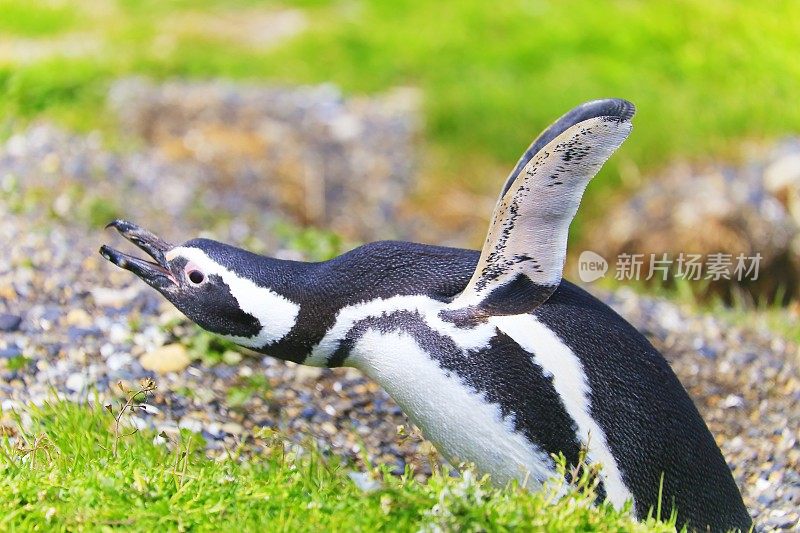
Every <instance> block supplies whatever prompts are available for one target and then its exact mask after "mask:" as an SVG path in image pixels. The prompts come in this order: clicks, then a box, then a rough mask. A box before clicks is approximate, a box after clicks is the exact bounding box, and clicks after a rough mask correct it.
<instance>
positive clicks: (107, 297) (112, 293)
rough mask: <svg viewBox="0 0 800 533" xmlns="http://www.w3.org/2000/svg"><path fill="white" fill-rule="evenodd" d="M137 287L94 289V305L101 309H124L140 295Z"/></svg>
mask: <svg viewBox="0 0 800 533" xmlns="http://www.w3.org/2000/svg"><path fill="white" fill-rule="evenodd" d="M139 289H140V287H138V286H137V285H131V286H130V287H128V288H127V289H108V288H105V287H94V288H93V289H92V298H94V303H95V304H97V305H99V306H100V307H122V306H124V305H125V304H127V303H129V302H130V301H131V300H133V299H134V298H136V296H138V295H139Z"/></svg>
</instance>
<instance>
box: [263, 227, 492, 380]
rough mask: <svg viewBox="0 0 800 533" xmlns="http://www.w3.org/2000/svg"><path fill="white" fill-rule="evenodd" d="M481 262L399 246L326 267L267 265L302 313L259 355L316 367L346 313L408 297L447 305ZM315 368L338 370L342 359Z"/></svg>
mask: <svg viewBox="0 0 800 533" xmlns="http://www.w3.org/2000/svg"><path fill="white" fill-rule="evenodd" d="M477 259H478V254H477V252H475V251H472V250H461V249H456V248H444V247H439V246H429V245H423V244H416V243H407V242H398V241H379V242H373V243H369V244H366V245H364V246H360V247H358V248H356V249H354V250H351V251H349V252H347V253H345V254H342V255H340V256H338V257H336V258H333V259H331V260H329V261H325V262H321V263H298V262H294V261H281V260H277V259H271V260H270V261H269V262H267V263H264V266H265V268H268V269H269V270H270V274H269V275H270V278H271V286H272V287H274V290H275V291H276V292H277V293H278V294H281V295H282V296H284V297H285V298H287V299H288V300H290V301H292V302H295V303H296V304H297V305H298V306H299V308H300V309H299V312H298V313H297V317H296V319H295V324H294V327H293V328H292V329H291V330H290V331H289V333H288V334H287V335H285V336H284V337H283V338H281V339H280V340H279V341H277V342H275V343H272V344H269V345H267V346H264V347H263V348H262V349H259V351H260V352H262V353H264V354H267V355H270V356H274V357H277V358H279V359H284V360H288V361H293V362H296V363H309V364H312V360H311V359H309V356H310V355H311V353H312V351H313V349H314V347H315V346H316V345H317V344H318V343H319V342H320V341H321V340H322V339H323V337H324V336H325V334H326V333H327V332H328V330H329V329H330V328H331V327H332V326H333V325H334V324H335V322H336V317H337V315H338V314H339V313H340V312H341V311H342V310H343V309H345V308H348V307H351V306H354V305H358V304H363V303H365V302H370V301H373V300H377V299H388V298H392V297H395V296H405V295H424V296H426V297H429V298H431V299H435V300H442V301H445V300H447V299H449V298H451V297H452V296H454V295H455V294H457V293H458V292H460V291H461V290H463V288H464V287H465V286H466V284H467V282H468V281H469V278H470V276H471V275H472V272H473V270H474V269H475V264H476V263H477ZM313 364H317V365H319V364H323V365H332V366H338V365H340V364H341V360H338V361H331V362H327V363H322V362H319V361H315V362H313Z"/></svg>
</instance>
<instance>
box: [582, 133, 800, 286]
mask: <svg viewBox="0 0 800 533" xmlns="http://www.w3.org/2000/svg"><path fill="white" fill-rule="evenodd" d="M612 212H613V216H611V215H609V218H608V222H607V224H603V225H601V226H598V227H597V228H596V230H594V231H592V232H591V234H590V238H589V242H588V243H587V246H588V247H590V248H591V249H592V250H595V251H598V252H600V253H601V255H603V256H605V257H606V258H608V259H610V260H612V261H614V260H615V259H616V258H617V257H619V255H620V254H644V264H645V266H644V267H643V272H644V271H647V265H648V264H649V256H650V254H657V256H659V257H660V255H661V254H662V253H668V254H670V257H672V258H673V259H674V258H675V257H677V255H678V254H679V253H681V252H684V253H697V254H703V255H704V256H707V255H708V254H716V253H723V254H731V255H732V256H733V258H734V261H735V257H736V256H737V255H739V254H744V255H745V256H746V257H752V256H755V254H757V253H758V254H761V256H762V259H761V262H760V268H759V270H760V272H759V279H758V281H757V282H752V281H748V280H745V281H742V282H741V283H739V282H737V281H736V280H735V279H733V280H725V279H721V280H718V281H716V282H713V283H711V289H712V290H713V291H714V292H722V293H724V294H726V295H729V294H730V289H731V287H732V286H733V285H736V286H738V287H740V288H742V289H744V290H745V291H746V292H750V293H752V294H758V295H760V294H765V293H766V294H768V295H772V294H774V293H775V291H776V290H778V289H779V288H780V289H781V290H786V291H788V292H789V293H790V294H797V290H798V279H799V278H800V276H798V264H800V261H798V258H799V257H800V254H799V253H798V251H800V238H798V227H800V139H790V140H786V141H783V142H781V143H780V144H779V145H778V146H776V147H775V148H774V149H772V150H770V151H769V152H767V153H766V154H764V155H763V156H762V157H758V158H756V160H754V161H752V162H750V163H748V164H746V165H744V166H740V167H735V168H734V167H728V166H718V167H713V168H710V169H707V170H706V171H704V172H702V173H696V172H694V171H693V170H692V169H691V168H689V167H686V166H678V167H675V168H672V169H670V170H669V171H667V172H666V173H665V174H663V175H661V176H659V177H657V178H654V179H651V180H649V181H648V183H647V184H646V185H645V186H644V187H643V189H642V190H641V191H639V192H638V193H637V194H635V195H634V196H633V197H632V198H630V199H629V200H627V201H625V202H624V203H623V204H622V205H620V206H618V207H617V208H616V209H614V210H613V211H609V213H612ZM673 266H674V264H673ZM673 273H674V272H673ZM732 277H733V276H732Z"/></svg>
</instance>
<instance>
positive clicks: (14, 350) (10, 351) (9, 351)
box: [0, 344, 22, 359]
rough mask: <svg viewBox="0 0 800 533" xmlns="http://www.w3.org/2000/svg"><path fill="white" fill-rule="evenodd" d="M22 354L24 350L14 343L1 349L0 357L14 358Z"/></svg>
mask: <svg viewBox="0 0 800 533" xmlns="http://www.w3.org/2000/svg"><path fill="white" fill-rule="evenodd" d="M20 355H22V350H20V349H19V348H18V347H17V346H15V345H13V344H12V345H11V346H9V347H8V348H2V349H0V359H13V358H14V357H19V356H20Z"/></svg>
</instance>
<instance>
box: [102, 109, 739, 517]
mask: <svg viewBox="0 0 800 533" xmlns="http://www.w3.org/2000/svg"><path fill="white" fill-rule="evenodd" d="M632 116H633V106H632V105H631V104H629V103H628V102H625V101H624V100H601V101H595V102H589V103H587V104H584V105H582V106H579V107H578V108H576V109H574V110H573V111H571V112H570V113H568V114H567V115H565V116H564V117H562V118H561V119H559V121H557V122H556V123H554V124H553V125H552V126H551V127H550V128H548V129H547V130H545V132H544V133H543V134H542V135H541V136H540V137H539V138H537V139H536V140H535V141H534V143H533V144H532V145H531V147H530V148H529V149H528V151H526V153H525V154H524V155H523V157H522V158H521V159H520V162H519V163H518V165H517V167H516V168H515V169H514V171H512V173H511V175H510V176H509V179H508V180H507V182H506V185H505V186H504V187H503V191H502V193H501V197H500V200H499V201H498V205H497V207H496V209H495V213H494V217H493V222H492V226H491V228H490V231H489V236H488V237H487V241H486V243H485V245H484V248H483V250H482V251H481V252H477V251H472V250H461V249H454V248H444V247H438V246H430V245H423V244H415V243H405V242H390V241H382V242H376V243H370V244H367V245H364V246H361V247H359V248H356V249H355V250H352V251H350V252H347V253H345V254H343V255H341V256H339V257H337V258H334V259H332V260H330V261H327V262H322V263H302V262H291V261H281V260H277V259H271V258H266V257H263V256H259V255H256V254H252V253H250V252H246V251H244V250H241V249H239V248H235V247H232V246H229V245H225V244H222V243H218V242H215V241H210V240H205V239H195V240H192V241H188V242H186V243H184V244H182V245H179V246H172V245H170V244H167V243H166V242H164V241H162V240H161V239H159V238H158V237H156V236H154V235H152V234H150V233H149V232H146V231H145V230H143V229H141V228H139V227H138V226H135V225H134V224H131V223H129V222H124V221H115V222H113V223H112V224H111V225H112V226H114V227H115V228H116V229H117V230H119V231H120V233H122V235H123V236H125V237H126V238H128V239H129V240H131V241H132V242H133V243H134V244H136V245H137V246H139V247H140V248H141V249H143V250H144V251H146V252H147V253H148V254H149V255H150V256H151V257H152V258H153V259H154V261H153V262H151V261H145V260H142V259H138V258H135V257H132V256H129V255H127V254H123V253H121V252H118V251H116V250H114V249H111V248H109V247H106V246H104V247H103V248H102V249H101V253H102V254H103V255H104V257H106V258H107V259H109V260H110V261H112V262H113V263H115V264H117V265H118V266H121V267H123V268H126V269H128V270H131V271H132V272H134V273H135V274H137V275H138V276H140V277H141V278H142V279H143V280H144V281H146V282H147V283H148V284H150V285H151V286H153V287H154V288H156V289H157V290H159V291H160V292H161V293H162V294H163V295H164V296H166V297H167V298H168V299H169V300H170V301H172V302H173V303H174V304H175V305H176V306H177V307H178V308H179V309H180V310H181V311H182V312H183V313H184V314H186V315H187V316H188V317H189V318H190V319H192V320H194V321H195V322H197V323H198V324H199V325H200V326H201V327H204V328H205V329H208V330H210V331H212V332H214V333H217V334H220V335H222V336H225V337H227V338H230V339H232V340H234V341H235V342H237V343H239V344H241V345H243V346H247V347H249V348H252V349H255V350H257V351H260V352H262V353H265V354H268V355H273V356H275V357H278V358H281V359H285V360H291V361H294V362H298V363H304V364H310V365H316V366H327V367H335V366H353V367H356V368H359V369H360V370H362V371H363V372H364V373H366V374H367V375H369V376H370V377H372V378H373V379H375V380H376V381H377V382H378V383H380V384H381V385H382V386H383V387H384V388H385V389H386V391H387V392H388V393H389V394H390V395H391V396H392V397H393V398H394V399H395V400H396V401H397V403H398V404H399V405H400V407H401V408H402V409H403V411H404V412H405V413H406V414H407V415H408V416H409V418H411V420H412V421H413V422H414V423H415V424H416V425H417V426H419V427H420V429H421V430H422V432H423V434H424V435H425V436H426V437H427V438H428V439H429V440H430V441H431V442H433V444H434V445H435V446H436V447H437V449H438V450H439V451H440V452H441V453H442V454H443V455H444V456H445V457H447V458H448V459H449V460H450V461H451V462H452V463H453V464H459V463H461V462H469V463H473V464H474V465H475V466H476V467H477V468H478V470H480V471H482V472H485V473H488V474H490V475H491V478H492V480H493V481H494V482H495V483H498V484H505V483H507V482H509V481H511V480H518V481H519V482H520V483H523V484H525V485H526V486H527V487H530V488H536V487H538V486H540V485H541V484H542V483H543V482H545V481H546V480H548V479H552V478H553V476H554V475H555V474H556V468H555V463H554V461H553V459H552V456H553V454H558V453H563V454H564V456H565V457H566V459H567V461H568V463H569V464H571V465H576V464H578V462H579V455H580V453H581V450H582V449H583V450H585V451H586V458H587V460H588V461H589V462H592V463H600V464H601V465H602V469H601V470H600V474H599V476H600V486H599V496H600V497H601V498H604V499H607V500H608V501H610V502H612V503H613V504H614V505H615V506H618V507H621V506H623V505H624V504H625V502H627V501H629V500H632V502H633V508H634V512H635V514H636V515H637V516H638V517H639V518H643V517H646V516H647V515H648V513H650V512H653V510H654V509H656V508H657V507H659V506H660V507H661V508H662V509H666V510H669V509H672V508H673V506H674V507H675V508H676V509H677V512H678V522H679V525H683V524H688V525H689V526H690V527H693V528H700V529H706V528H710V529H712V530H714V531H718V530H728V529H731V528H740V529H742V530H747V529H748V528H749V527H750V524H751V521H750V517H749V515H748V513H747V510H746V509H745V507H744V505H743V503H742V499H741V495H740V494H739V491H738V488H737V487H736V484H735V482H734V480H733V477H732V475H731V473H730V470H729V469H728V466H727V464H726V463H725V460H724V458H723V457H722V454H721V452H720V450H719V448H718V447H717V445H716V443H715V442H714V439H713V437H712V436H711V434H710V432H709V431H708V429H707V427H706V425H705V423H704V422H703V420H702V418H701V417H700V415H699V413H698V412H697V409H696V408H695V406H694V404H693V403H692V401H691V399H690V398H689V396H688V395H687V393H686V391H685V390H684V389H683V387H682V386H681V384H680V382H679V381H678V379H677V377H676V376H675V374H674V373H673V372H672V370H671V369H670V367H669V365H668V364H667V362H666V360H665V359H664V358H663V357H662V356H661V354H659V353H658V352H657V351H656V350H655V349H654V348H653V347H652V346H651V345H650V343H649V342H648V341H647V340H646V339H645V338H644V337H643V336H642V335H641V334H640V333H639V332H637V331H636V330H635V328H633V327H632V326H631V325H630V324H628V323H627V322H626V321H625V320H624V319H622V318H621V317H620V316H619V315H617V314H616V313H615V312H614V311H613V310H611V309H610V308H609V307H608V306H606V305H605V304H603V303H602V302H600V301H599V300H597V299H596V298H595V297H593V296H591V295H590V294H588V293H587V292H585V291H583V290H582V289H580V288H578V287H577V286H575V285H573V284H571V283H569V282H568V281H565V280H562V279H561V271H562V270H563V263H564V258H565V254H566V238H567V231H568V227H569V223H570V222H571V220H572V218H573V217H574V214H575V212H576V210H577V207H578V204H579V202H580V198H581V195H582V193H583V190H584V188H585V186H586V184H587V183H588V181H589V180H590V179H591V178H592V177H593V176H594V175H595V173H596V172H597V170H599V168H600V166H602V164H603V163H604V162H605V160H606V159H607V158H608V157H609V156H610V155H611V153H612V152H613V151H614V150H615V149H616V148H617V147H618V146H619V144H621V143H622V141H624V139H625V137H627V134H628V132H629V131H630V119H631V117H632ZM659 494H661V497H662V500H661V502H659V501H658V498H659Z"/></svg>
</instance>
